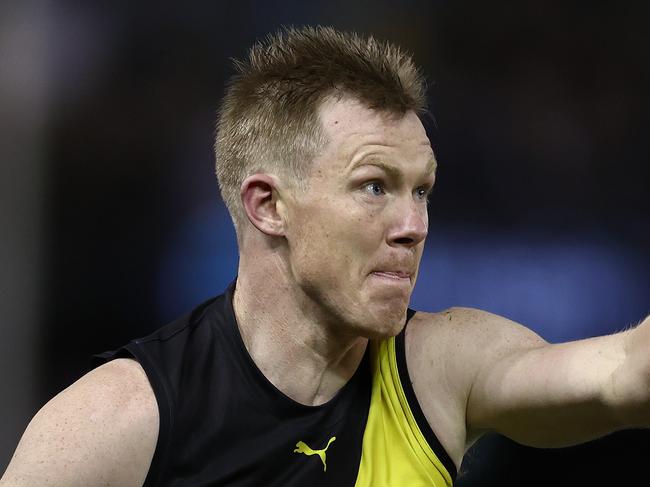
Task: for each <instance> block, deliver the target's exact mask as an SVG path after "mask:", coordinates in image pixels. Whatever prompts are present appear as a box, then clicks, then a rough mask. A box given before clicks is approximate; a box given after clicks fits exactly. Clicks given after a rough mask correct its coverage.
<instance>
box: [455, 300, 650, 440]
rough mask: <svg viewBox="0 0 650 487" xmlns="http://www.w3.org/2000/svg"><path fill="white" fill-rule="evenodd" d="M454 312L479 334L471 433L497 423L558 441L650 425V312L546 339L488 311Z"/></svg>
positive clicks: (517, 433) (510, 431)
mask: <svg viewBox="0 0 650 487" xmlns="http://www.w3.org/2000/svg"><path fill="white" fill-rule="evenodd" d="M455 314H456V316H455V318H454V319H455V320H458V319H460V320H465V321H466V322H467V321H469V322H473V323H474V324H475V325H474V326H470V327H468V328H467V329H466V331H467V333H471V334H472V335H473V336H474V338H475V343H474V348H472V351H471V354H470V355H468V357H470V358H469V364H470V367H471V370H472V371H473V374H472V377H471V379H470V380H469V392H468V394H467V404H466V422H467V428H468V437H472V436H473V435H475V434H476V433H477V432H482V431H485V430H493V431H497V432H499V433H502V434H504V435H506V436H508V437H510V438H512V439H514V440H516V441H518V442H520V443H523V444H527V445H531V446H538V447H559V446H568V445H571V444H576V443H580V442H583V441H587V440H590V439H593V438H596V437H598V436H602V435H604V434H607V433H610V432H612V431H615V430H618V429H623V428H629V427H650V319H648V318H646V320H645V321H644V322H643V323H641V324H640V325H638V326H637V327H635V328H633V329H630V330H627V331H625V332H621V333H617V334H614V335H609V336H603V337H597V338H590V339H586V340H579V341H575V342H569V343H561V344H548V343H546V342H544V341H543V340H542V339H541V338H539V337H537V336H536V335H534V334H533V333H532V332H531V331H530V330H528V329H526V328H524V327H522V326H521V325H518V324H516V323H513V322H511V321H509V320H506V319H505V318H502V317H499V316H496V315H492V314H490V313H485V312H481V311H478V310H467V309H464V310H463V309H460V310H456V311H455ZM464 326H466V325H461V328H462V327H464ZM466 338H467V339H468V340H471V339H472V338H471V336H470V335H467V336H466ZM472 356H473V357H475V358H471V357H472Z"/></svg>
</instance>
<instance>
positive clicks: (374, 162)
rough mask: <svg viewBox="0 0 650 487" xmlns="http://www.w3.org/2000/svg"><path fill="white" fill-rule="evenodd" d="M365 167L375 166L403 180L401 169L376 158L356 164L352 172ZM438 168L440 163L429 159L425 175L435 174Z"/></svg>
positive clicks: (433, 158)
mask: <svg viewBox="0 0 650 487" xmlns="http://www.w3.org/2000/svg"><path fill="white" fill-rule="evenodd" d="M363 166H375V167H378V168H379V169H382V170H383V171H385V172H386V173H387V174H388V175H389V176H391V177H394V178H397V179H401V178H402V172H401V171H400V170H399V169H397V168H396V167H394V166H391V165H390V164H386V163H385V162H384V161H382V160H381V159H376V158H369V159H365V160H362V161H360V162H359V163H358V164H355V165H354V166H353V167H352V169H351V171H354V170H355V169H358V168H360V167H363ZM437 168H438V162H437V161H436V159H435V157H432V158H431V159H429V162H428V163H427V167H425V168H424V173H425V174H426V175H429V174H435V172H436V169H437Z"/></svg>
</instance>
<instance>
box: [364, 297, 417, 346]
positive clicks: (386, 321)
mask: <svg viewBox="0 0 650 487" xmlns="http://www.w3.org/2000/svg"><path fill="white" fill-rule="evenodd" d="M406 309H407V306H401V305H400V306H395V305H393V306H391V307H381V308H379V309H377V310H376V311H375V312H373V313H369V314H371V315H372V316H373V319H372V322H370V323H365V324H364V325H365V326H364V327H363V328H364V331H365V332H366V333H364V335H365V336H366V338H370V339H374V340H376V339H382V338H390V337H394V336H396V335H399V333H400V332H401V331H402V329H403V328H404V324H405V323H406Z"/></svg>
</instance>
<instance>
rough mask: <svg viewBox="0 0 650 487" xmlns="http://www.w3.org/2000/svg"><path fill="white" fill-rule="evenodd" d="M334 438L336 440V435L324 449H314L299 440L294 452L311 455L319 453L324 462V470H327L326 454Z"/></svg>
mask: <svg viewBox="0 0 650 487" xmlns="http://www.w3.org/2000/svg"><path fill="white" fill-rule="evenodd" d="M334 440H336V436H332V437H331V438H330V441H328V442H327V446H326V447H325V448H323V449H322V450H312V449H311V448H310V447H309V446H307V444H306V443H305V442H304V441H299V442H298V443H296V449H295V450H294V451H293V452H294V453H304V454H305V455H308V456H311V455H314V454H316V455H318V456H319V457H320V459H321V462H323V472H327V463H326V456H325V452H326V451H327V449H328V448H329V447H330V443H332V442H333V441H334Z"/></svg>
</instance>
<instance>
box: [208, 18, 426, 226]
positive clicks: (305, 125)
mask: <svg viewBox="0 0 650 487" xmlns="http://www.w3.org/2000/svg"><path fill="white" fill-rule="evenodd" d="M234 64H235V68H236V71H237V72H236V74H235V75H234V76H233V77H232V78H231V80H230V82H229V84H228V87H227V90H226V94H225V97H224V99H223V102H222V105H221V108H220V110H219V116H218V121H217V132H216V140H215V146H214V148H215V155H216V173H217V179H218V181H219V187H220V189H221V195H222V197H223V200H224V202H225V203H226V206H227V207H228V210H229V211H230V214H231V216H232V218H233V222H234V223H235V228H236V229H237V228H238V224H239V222H240V221H242V219H243V218H244V213H243V208H242V205H241V202H240V196H239V193H240V188H241V185H242V183H243V181H244V179H246V178H247V177H248V176H249V175H251V174H255V173H256V172H273V173H275V174H279V175H281V176H283V177H284V178H285V180H286V181H287V182H288V183H290V184H293V185H295V186H296V187H301V182H302V181H305V180H306V179H307V176H308V175H309V169H310V167H311V162H312V161H313V160H314V158H315V156H316V155H317V154H318V152H319V150H321V148H322V147H324V145H325V144H326V142H327V141H326V137H325V135H324V133H323V129H322V127H321V124H320V121H319V119H318V108H319V107H320V105H321V104H322V103H323V102H324V101H325V99H326V98H327V97H329V96H339V97H342V96H351V97H353V98H355V99H357V100H359V101H361V102H362V103H364V104H365V105H366V106H367V107H368V108H371V109H376V110H380V111H382V112H387V113H391V114H396V115H403V114H404V113H406V112H407V111H414V112H416V113H417V114H418V115H421V114H422V113H424V112H425V111H426V93H425V91H426V88H425V84H424V80H423V78H422V76H421V74H420V72H419V71H418V69H417V68H416V66H415V64H414V63H413V60H412V59H411V56H409V55H408V54H406V53H405V52H404V51H402V50H401V49H400V48H398V47H397V46H394V45H392V44H390V43H388V42H385V41H379V40H376V39H374V38H373V37H362V36H359V35H358V34H356V33H347V32H340V31H337V30H335V29H333V28H331V27H303V28H299V29H296V28H287V29H283V30H281V31H279V32H277V33H275V34H272V35H269V36H268V37H267V38H266V39H265V40H264V41H261V42H258V43H256V44H255V45H254V46H253V47H252V48H251V49H250V51H249V53H248V57H247V59H245V60H243V61H240V60H235V61H234ZM238 233H239V231H238Z"/></svg>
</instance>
